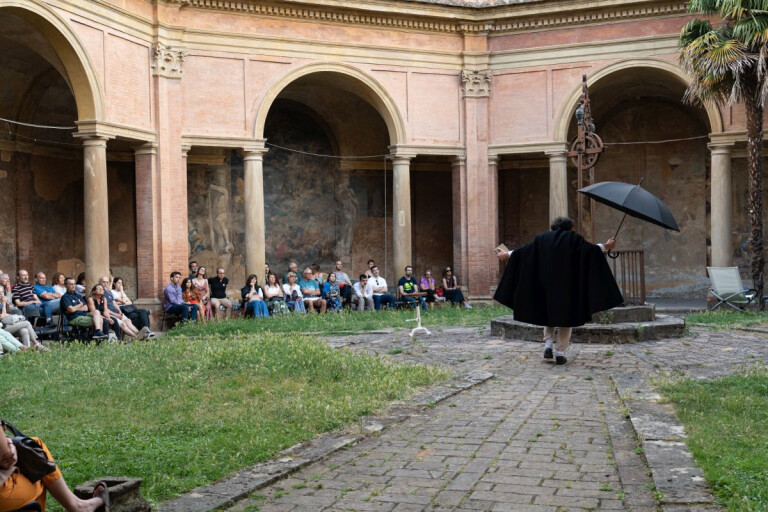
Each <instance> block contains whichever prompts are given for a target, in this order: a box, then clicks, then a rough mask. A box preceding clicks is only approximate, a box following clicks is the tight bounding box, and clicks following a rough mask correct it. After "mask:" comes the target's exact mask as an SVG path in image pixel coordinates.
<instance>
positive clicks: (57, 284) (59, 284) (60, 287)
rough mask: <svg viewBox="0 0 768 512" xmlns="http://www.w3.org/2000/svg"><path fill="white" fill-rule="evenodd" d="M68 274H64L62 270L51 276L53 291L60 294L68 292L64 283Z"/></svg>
mask: <svg viewBox="0 0 768 512" xmlns="http://www.w3.org/2000/svg"><path fill="white" fill-rule="evenodd" d="M65 277H66V276H64V274H62V273H61V272H56V273H55V274H53V277H52V278H51V285H52V286H53V291H55V292H56V293H58V294H59V295H64V294H65V293H67V287H66V286H65V285H64V279H65Z"/></svg>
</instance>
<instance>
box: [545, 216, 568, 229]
mask: <svg viewBox="0 0 768 512" xmlns="http://www.w3.org/2000/svg"><path fill="white" fill-rule="evenodd" d="M550 229H551V230H552V231H557V230H558V229H561V230H563V231H571V230H572V229H573V221H572V220H571V219H569V218H568V217H558V218H556V219H555V221H554V222H553V223H552V225H551V226H550Z"/></svg>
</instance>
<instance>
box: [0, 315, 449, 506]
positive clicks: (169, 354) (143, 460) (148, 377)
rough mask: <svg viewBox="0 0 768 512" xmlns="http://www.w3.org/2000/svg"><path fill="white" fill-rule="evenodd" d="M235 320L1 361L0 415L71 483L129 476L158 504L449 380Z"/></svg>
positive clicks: (436, 371)
mask: <svg viewBox="0 0 768 512" xmlns="http://www.w3.org/2000/svg"><path fill="white" fill-rule="evenodd" d="M329 318H330V316H329ZM344 318H345V317H344V316H342V317H337V318H336V320H337V321H338V322H340V323H341V324H343V323H344V320H343V319H344ZM393 318H394V317H393ZM292 320H298V321H301V319H292ZM280 322H281V321H280V320H277V321H276V322H273V325H281V323H280ZM239 325H242V326H244V325H246V323H242V322H233V323H232V326H233V327H234V328H233V329H229V328H228V327H225V326H227V324H220V325H211V326H210V328H209V329H207V330H209V331H211V332H210V333H208V334H205V331H206V329H205V328H198V329H196V330H195V332H196V333H198V334H199V335H197V336H193V337H190V336H184V335H180V334H179V333H174V336H167V337H164V338H162V339H159V340H156V341H149V342H140V343H134V344H131V345H121V344H119V345H102V346H98V347H96V346H82V345H78V344H73V345H71V346H65V347H61V348H54V349H53V350H52V351H51V352H50V353H42V354H40V353H28V354H27V353H23V354H18V355H14V356H11V357H4V358H3V359H2V360H1V361H0V367H1V368H0V389H2V390H3V395H2V399H0V416H2V417H4V418H5V419H7V420H8V421H10V422H11V423H14V424H15V425H16V426H17V427H19V428H20V429H21V430H22V431H24V432H25V433H26V434H28V435H34V436H39V437H41V438H43V440H44V441H45V442H46V444H47V445H48V446H49V448H50V450H51V452H52V453H53V455H54V457H55V458H56V459H57V461H58V464H59V466H60V468H61V469H62V472H63V474H64V477H65V478H66V480H67V482H68V483H69V484H70V485H71V486H74V485H77V484H79V483H81V482H83V481H85V480H89V479H92V478H95V477H99V476H107V475H109V476H116V475H123V476H136V477H141V478H143V479H144V484H143V485H142V493H143V494H144V496H145V497H147V498H148V499H150V500H152V501H163V500H167V499H169V498H171V497H173V496H176V495H178V494H180V493H183V492H185V491H188V490H189V489H191V488H193V487H195V486H199V485H204V484H208V483H211V482H213V481H215V480H217V479H220V478H222V477H224V476H226V475H228V474H231V473H233V472H234V471H236V470H238V469H240V468H244V467H247V466H249V465H252V464H254V463H257V462H259V461H264V460H267V459H269V458H270V457H272V456H274V455H275V454H276V453H277V452H278V451H279V450H282V449H284V448H286V447H289V446H292V445H294V444H296V443H298V442H300V441H303V440H307V439H311V438H313V437H315V436H317V435H318V434H320V433H322V432H325V431H329V430H333V429H337V428H339V427H341V426H343V425H348V424H351V423H354V422H355V420H356V419H358V418H359V417H360V416H362V415H366V414H369V413H372V412H374V411H376V410H377V409H380V408H382V407H384V406H385V405H386V404H387V403H389V402H390V401H392V400H396V399H400V398H403V397H406V396H408V395H410V394H412V393H413V392H414V391H415V390H416V389H417V388H419V387H422V386H428V385H430V384H433V383H435V382H438V381H441V380H443V379H445V378H446V377H447V372H446V371H444V370H440V369H435V368H427V367H424V366H403V365H397V364H395V363H392V362H391V361H389V360H387V359H385V358H383V357H368V356H361V355H358V354H354V353H352V352H349V351H345V350H333V349H331V348H329V347H328V346H327V344H326V343H324V342H323V341H319V340H317V339H316V338H313V337H309V336H304V335H299V334H292V333H273V332H265V330H263V329H262V330H261V332H258V331H257V330H254V331H253V333H249V334H238V333H237V331H240V332H244V331H245V330H246V329H242V328H238V327H236V326H239ZM250 325H253V326H255V325H258V322H255V321H253V320H251V321H250ZM283 325H285V322H283ZM285 330H288V329H287V328H285ZM189 331H190V332H191V331H192V329H189ZM226 331H230V334H226V335H225V334H223V333H224V332H226ZM51 501H52V500H51ZM54 510H59V509H56V508H54Z"/></svg>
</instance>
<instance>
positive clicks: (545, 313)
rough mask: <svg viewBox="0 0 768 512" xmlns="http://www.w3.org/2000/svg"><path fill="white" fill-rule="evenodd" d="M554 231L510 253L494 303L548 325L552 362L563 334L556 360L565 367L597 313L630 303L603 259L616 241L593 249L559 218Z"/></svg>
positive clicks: (548, 356)
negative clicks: (580, 330)
mask: <svg viewBox="0 0 768 512" xmlns="http://www.w3.org/2000/svg"><path fill="white" fill-rule="evenodd" d="M551 228H552V230H551V231H548V232H546V233H541V234H539V235H538V236H536V238H535V239H534V240H533V241H532V242H530V243H528V244H526V245H524V246H522V247H520V248H519V249H516V250H513V251H510V252H509V253H504V252H501V253H499V254H498V257H499V259H500V260H506V259H509V261H508V262H507V266H506V268H505V270H504V275H503V276H502V278H501V281H500V282H499V286H498V287H497V288H496V294H495V295H494V297H493V298H494V299H495V300H497V301H498V302H500V303H502V304H504V305H505V306H507V307H509V308H511V309H512V310H513V311H514V316H515V320H518V321H520V322H526V323H529V324H534V325H542V326H545V329H544V342H545V348H544V357H545V358H546V359H552V357H553V354H552V341H553V337H554V336H555V330H556V329H557V346H556V347H555V349H556V352H555V361H556V363H557V364H565V363H566V362H567V359H566V358H565V350H566V349H567V348H568V344H569V343H570V338H571V328H572V327H578V326H580V325H584V324H585V323H587V322H589V321H590V320H591V318H592V315H593V314H594V313H597V312H598V311H605V310H608V309H611V308H613V307H616V306H619V305H620V304H622V303H623V302H624V299H623V298H622V297H621V292H620V291H619V287H618V286H617V285H616V279H615V278H614V277H613V274H612V273H611V269H610V268H609V267H608V263H607V262H606V261H605V256H604V255H603V251H604V250H610V249H612V248H613V247H614V246H615V244H616V241H615V240H614V239H613V238H611V239H610V240H608V241H607V242H606V243H605V244H597V245H595V244H591V243H589V242H587V241H586V240H585V239H584V238H583V237H582V236H581V235H579V234H578V233H576V232H574V231H571V230H572V229H573V221H572V220H571V219H568V218H566V217H559V218H557V219H555V222H554V223H553V224H552V226H551Z"/></svg>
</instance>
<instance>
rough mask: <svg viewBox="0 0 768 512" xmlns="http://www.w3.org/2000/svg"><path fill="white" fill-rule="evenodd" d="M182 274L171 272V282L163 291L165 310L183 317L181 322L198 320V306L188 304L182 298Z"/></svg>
mask: <svg viewBox="0 0 768 512" xmlns="http://www.w3.org/2000/svg"><path fill="white" fill-rule="evenodd" d="M180 280H181V272H171V282H170V283H169V284H168V286H166V287H165V289H164V290H163V309H165V310H166V311H167V312H168V313H171V314H172V315H178V316H180V317H181V321H182V322H183V321H185V320H192V321H193V322H194V321H195V320H197V306H196V305H194V304H187V303H185V302H184V299H183V298H182V296H181V286H179V281H180Z"/></svg>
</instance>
